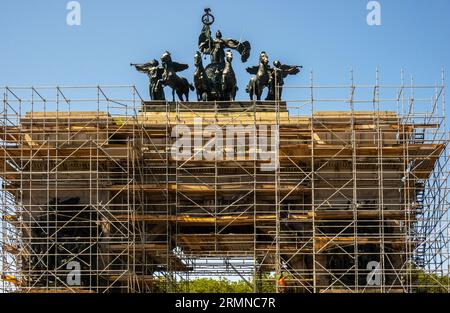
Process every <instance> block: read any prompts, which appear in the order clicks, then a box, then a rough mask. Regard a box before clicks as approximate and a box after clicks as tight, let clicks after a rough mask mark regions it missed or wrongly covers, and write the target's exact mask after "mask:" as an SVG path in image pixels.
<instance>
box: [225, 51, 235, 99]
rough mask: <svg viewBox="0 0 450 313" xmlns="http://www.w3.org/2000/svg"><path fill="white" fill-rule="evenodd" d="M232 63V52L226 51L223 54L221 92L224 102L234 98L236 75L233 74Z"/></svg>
mask: <svg viewBox="0 0 450 313" xmlns="http://www.w3.org/2000/svg"><path fill="white" fill-rule="evenodd" d="M232 61H233V52H232V51H231V50H228V51H227V52H226V54H225V67H224V68H223V72H222V92H223V99H224V100H234V99H235V98H236V91H237V89H238V87H237V85H236V75H235V74H234V70H233V67H232V65H231V62H232Z"/></svg>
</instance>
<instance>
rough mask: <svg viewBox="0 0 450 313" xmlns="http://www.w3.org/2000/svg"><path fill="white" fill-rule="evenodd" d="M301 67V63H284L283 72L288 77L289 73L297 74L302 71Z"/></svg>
mask: <svg viewBox="0 0 450 313" xmlns="http://www.w3.org/2000/svg"><path fill="white" fill-rule="evenodd" d="M301 68H302V67H301V66H299V65H287V64H282V65H281V72H282V73H283V77H286V76H288V75H296V74H298V73H300V69H301Z"/></svg>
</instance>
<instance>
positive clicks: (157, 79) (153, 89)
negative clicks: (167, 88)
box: [130, 59, 166, 100]
mask: <svg viewBox="0 0 450 313" xmlns="http://www.w3.org/2000/svg"><path fill="white" fill-rule="evenodd" d="M130 65H131V66H134V67H135V68H136V70H138V71H139V72H141V73H144V74H147V75H148V77H149V79H150V82H149V87H148V89H149V94H150V99H152V100H166V97H165V95H164V84H163V81H162V74H163V72H164V69H163V68H162V67H161V66H159V62H158V61H157V60H155V59H153V60H151V61H150V62H148V63H145V64H133V63H132V64H130Z"/></svg>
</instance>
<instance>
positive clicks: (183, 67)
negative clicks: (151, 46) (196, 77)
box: [172, 62, 189, 72]
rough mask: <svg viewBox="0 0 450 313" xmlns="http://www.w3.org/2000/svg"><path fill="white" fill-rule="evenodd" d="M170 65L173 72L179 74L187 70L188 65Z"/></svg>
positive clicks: (173, 63)
mask: <svg viewBox="0 0 450 313" xmlns="http://www.w3.org/2000/svg"><path fill="white" fill-rule="evenodd" d="M172 65H173V70H174V71H175V72H181V71H184V70H186V69H188V68H189V65H187V64H183V63H178V62H172Z"/></svg>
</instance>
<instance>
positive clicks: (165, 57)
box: [161, 51, 172, 63]
mask: <svg viewBox="0 0 450 313" xmlns="http://www.w3.org/2000/svg"><path fill="white" fill-rule="evenodd" d="M170 61H172V57H171V56H170V52H169V51H166V52H164V53H163V55H162V56H161V62H162V63H167V62H170Z"/></svg>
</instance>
